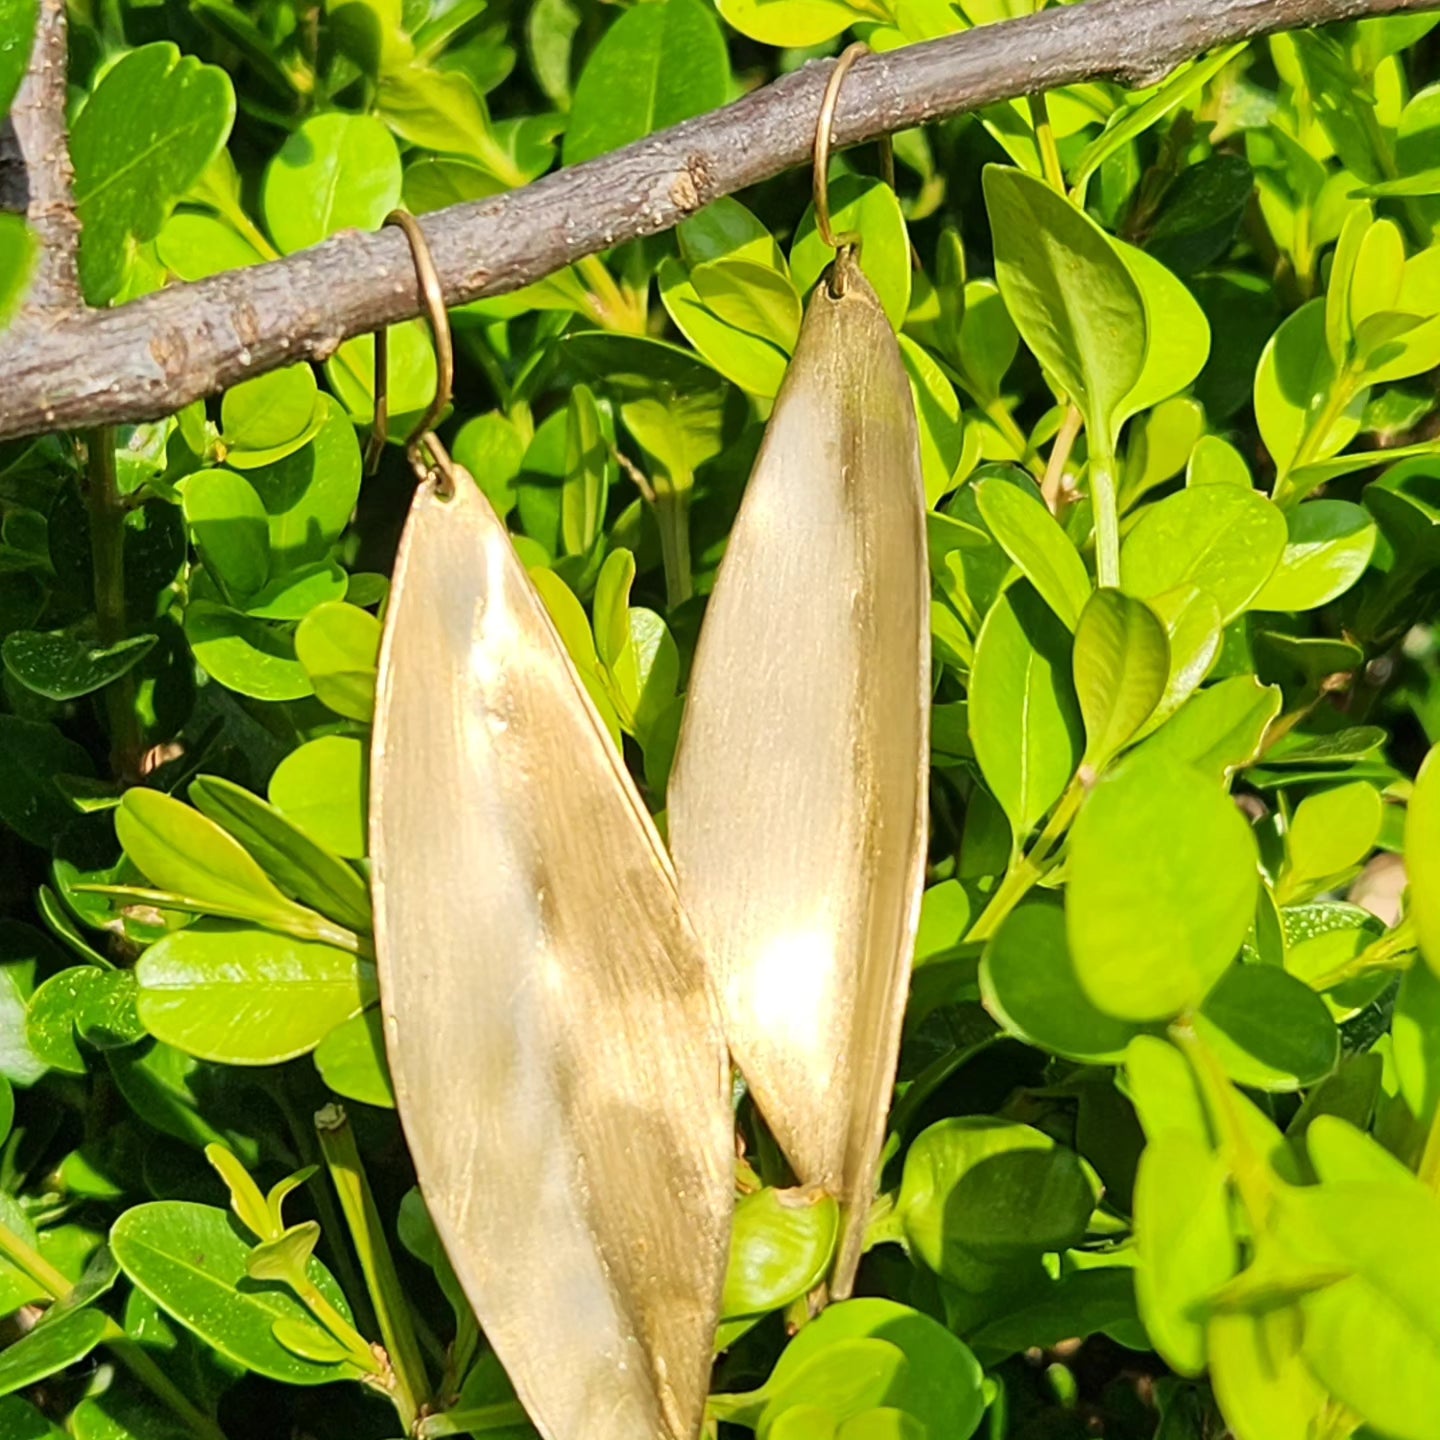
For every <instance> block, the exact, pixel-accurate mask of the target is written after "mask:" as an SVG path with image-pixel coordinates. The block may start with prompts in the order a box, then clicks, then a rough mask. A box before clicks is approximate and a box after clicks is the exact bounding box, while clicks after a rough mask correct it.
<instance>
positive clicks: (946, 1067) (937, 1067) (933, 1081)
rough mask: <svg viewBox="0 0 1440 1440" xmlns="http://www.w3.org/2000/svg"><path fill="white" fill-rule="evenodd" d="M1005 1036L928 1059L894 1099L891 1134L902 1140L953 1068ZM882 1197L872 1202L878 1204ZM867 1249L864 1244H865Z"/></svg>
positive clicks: (874, 1216) (873, 1213) (873, 1221)
mask: <svg viewBox="0 0 1440 1440" xmlns="http://www.w3.org/2000/svg"><path fill="white" fill-rule="evenodd" d="M1003 1039H1005V1035H1004V1034H1003V1032H1000V1031H997V1032H996V1033H995V1034H994V1035H987V1036H986V1037H985V1038H984V1039H983V1040H977V1041H976V1042H975V1043H974V1044H973V1045H966V1046H965V1047H964V1048H963V1049H960V1050H952V1051H951V1052H950V1053H949V1054H948V1055H942V1056H941V1057H940V1058H939V1059H938V1060H932V1061H931V1062H930V1063H929V1064H928V1065H927V1066H926V1067H925V1068H924V1069H923V1070H922V1071H921V1072H920V1073H919V1074H918V1075H917V1076H916V1077H915V1078H914V1079H913V1080H912V1081H911V1082H910V1083H909V1085H907V1086H906V1087H905V1093H904V1094H903V1095H902V1096H901V1097H900V1098H899V1099H898V1100H897V1101H896V1102H895V1108H894V1109H893V1110H892V1111H891V1112H890V1131H891V1134H893V1135H895V1136H898V1137H899V1139H900V1140H901V1141H902V1142H903V1140H904V1138H905V1135H906V1133H907V1131H908V1130H909V1128H910V1125H911V1123H912V1122H913V1121H914V1119H915V1117H916V1115H918V1114H919V1113H920V1107H921V1106H922V1105H924V1103H925V1102H926V1101H927V1100H928V1099H929V1098H930V1097H931V1096H932V1095H933V1094H934V1093H935V1092H936V1091H937V1090H938V1089H939V1088H940V1087H941V1086H942V1085H943V1084H944V1083H945V1082H946V1081H947V1080H948V1079H949V1078H950V1077H951V1076H952V1075H954V1074H955V1073H956V1071H958V1070H961V1069H963V1068H964V1067H965V1066H966V1065H968V1064H969V1063H970V1062H971V1061H972V1060H973V1059H975V1057H976V1056H977V1055H983V1054H984V1053H985V1052H986V1051H987V1050H988V1049H989V1048H990V1047H991V1046H992V1045H994V1044H997V1043H998V1042H999V1041H1001V1040H1003ZM884 1199H885V1196H883V1195H882V1196H881V1197H880V1200H877V1201H876V1202H875V1203H876V1204H877V1205H879V1204H880V1203H881V1201H883V1200H884ZM870 1223H871V1224H872V1225H874V1224H876V1223H877V1212H876V1211H874V1210H872V1211H871V1212H870ZM867 1248H868V1247H867Z"/></svg>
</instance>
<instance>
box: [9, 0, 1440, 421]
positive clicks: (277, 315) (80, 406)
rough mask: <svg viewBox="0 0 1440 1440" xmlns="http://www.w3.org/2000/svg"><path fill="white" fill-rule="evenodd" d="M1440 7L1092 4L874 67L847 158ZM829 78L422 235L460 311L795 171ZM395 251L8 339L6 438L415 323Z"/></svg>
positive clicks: (1408, 2)
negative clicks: (879, 143)
mask: <svg viewBox="0 0 1440 1440" xmlns="http://www.w3.org/2000/svg"><path fill="white" fill-rule="evenodd" d="M1437 3H1440V0H1088V3H1086V4H1083V5H1069V6H1062V7H1059V8H1053V9H1049V10H1044V11H1042V12H1041V13H1039V14H1038V15H1034V16H1030V17H1027V18H1025V19H1021V20H1013V21H1010V22H1008V23H1005V24H1001V25H991V26H986V27H984V28H982V29H978V30H971V31H967V32H965V33H964V34H960V35H952V36H949V37H947V38H945V39H942V40H934V41H930V42H928V43H926V44H923V45H913V46H910V47H908V48H906V49H903V50H897V51H893V52H891V53H889V54H884V55H874V56H867V57H865V58H863V59H862V60H860V61H859V63H857V64H856V65H855V67H854V69H853V71H852V72H851V74H850V75H849V77H848V78H847V80H846V82H845V86H844V90H843V92H842V94H841V97H840V103H839V107H838V111H837V114H836V119H835V136H836V141H837V143H838V144H840V145H852V144H857V143H860V142H862V141H866V140H873V139H876V138H877V137H879V136H881V135H885V134H890V133H893V132H894V131H897V130H904V129H908V128H910V127H911V126H915V125H922V124H924V123H926V122H927V121H930V120H935V119H937V118H939V117H941V116H944V115H953V114H957V113H959V112H961V111H964V110H971V109H975V108H976V107H978V106H981V105H988V104H992V103H994V102H996V101H999V100H1007V99H1011V98H1014V97H1016V96H1019V95H1025V94H1031V93H1035V92H1037V91H1042V90H1048V89H1052V88H1054V87H1055V86H1058V85H1069V84H1075V83H1077V82H1079V81H1083V80H1094V79H1107V80H1114V81H1117V82H1119V83H1121V84H1125V85H1130V86H1139V85H1146V84H1153V83H1155V82H1156V81H1158V80H1159V79H1160V78H1161V77H1162V76H1163V75H1165V74H1166V72H1167V71H1169V70H1170V69H1171V68H1173V67H1174V66H1175V65H1177V64H1179V63H1180V62H1181V61H1183V60H1186V59H1189V58H1190V57H1191V56H1194V55H1198V54H1200V53H1201V52H1203V51H1206V50H1210V49H1213V48H1214V47H1215V46H1218V45H1224V44H1229V43H1233V42H1235V41H1237V40H1243V39H1248V38H1253V37H1256V36H1261V35H1267V34H1271V33H1273V32H1275V31H1278V30H1286V29H1295V28H1298V27H1302V26H1310V25H1317V24H1327V23H1330V22H1333V21H1337V20H1348V19H1354V18H1357V17H1362V16H1374V15H1388V14H1395V13H1402V12H1414V11H1420V10H1426V9H1431V8H1434V7H1435V5H1436V4H1437ZM832 63H833V62H831V61H825V62H818V63H814V64H810V65H807V66H805V67H804V68H803V69H802V70H799V71H797V72H796V73H794V74H792V75H787V76H785V77H783V78H781V79H779V80H777V81H775V82H774V83H773V84H771V85H767V86H765V87H764V88H763V89H761V90H757V91H755V92H754V93H752V94H750V95H748V96H746V97H745V98H744V99H742V100H738V101H736V102H735V103H734V104H732V105H727V106H725V107H724V108H723V109H720V110H716V111H714V112H712V113H710V114H708V115H702V116H699V117H698V118H696V119H694V120H690V121H687V122H686V123H685V124H683V125H677V126H675V127H674V128H672V129H670V130H666V131H663V132H661V133H660V134H657V135H653V136H651V137H650V138H649V139H646V140H642V141H639V142H637V143H636V144H634V145H629V146H627V147H626V148H625V149H623V150H617V151H615V152H614V153H613V154H610V155H606V156H603V157H601V158H600V159H598V160H593V161H591V162H590V163H588V164H586V165H580V166H576V167H575V168H574V169H571V170H562V171H559V172H558V173H556V174H552V175H549V176H546V177H545V178H544V179H542V180H539V181H537V182H536V183H535V184H533V185H528V186H526V187H525V188H524V189H523V190H516V191H512V192H511V193H509V194H506V195H501V196H496V197H494V198H493V199H489V200H483V201H479V202H476V203H473V204H466V205H456V206H453V207H451V208H449V209H447V210H442V211H437V212H436V213H434V214H433V215H430V216H427V217H426V220H425V232H426V235H427V237H428V238H429V241H430V245H431V248H432V250H433V252H434V256H435V261H436V265H437V266H438V268H439V273H440V277H441V281H442V283H443V284H444V287H445V294H446V297H447V299H448V300H449V302H450V303H451V304H461V303H463V302H465V301H468V300H473V299H477V298H479V297H481V296H485V295H500V294H504V293H505V292H507V291H510V290H515V289H518V288H519V287H520V286H522V285H526V284H529V283H530V282H532V281H535V280H538V279H541V278H542V277H543V276H545V275H548V274H551V273H552V272H554V271H556V270H558V269H561V268H562V267H563V266H565V265H568V264H570V263H572V262H573V261H575V260H578V259H580V258H581V257H582V256H585V255H589V254H593V253H595V252H596V251H599V250H604V249H607V248H608V247H610V246H612V245H616V244H619V243H620V242H621V241H624V240H630V239H634V238H636V237H638V236H642V235H651V234H654V233H655V232H657V231H660V230H666V229H669V228H670V227H672V226H674V225H676V224H678V223H679V222H680V221H681V220H683V219H684V218H685V217H686V216H687V215H691V214H693V213H694V212H695V211H696V210H698V209H699V208H700V207H701V206H703V205H705V204H706V203H708V202H709V201H711V200H714V199H716V198H717V197H719V196H721V195H728V194H731V193H732V192H734V191H737V190H741V189H744V188H745V187H746V186H749V185H754V184H756V183H758V182H759V181H762V180H766V179H769V178H770V177H771V176H774V175H777V174H779V173H780V172H781V171H783V170H787V169H790V168H792V167H794V166H796V165H800V164H803V163H804V162H805V161H806V160H807V158H808V157H809V153H810V146H811V139H812V134H813V126H814V122H815V114H816V111H817V109H818V108H819V104H820V97H821V94H822V92H823V90H824V86H825V80H826V77H827V76H828V74H829V71H830V66H831V64H832ZM420 309H421V297H420V295H419V294H418V293H417V290H416V285H415V278H414V272H413V269H412V266H411V260H410V252H409V247H408V245H407V243H406V240H405V237H404V236H403V235H402V234H401V233H399V232H398V231H396V230H387V231H383V232H381V233H378V234H369V235H367V234H360V233H357V232H350V233H345V234H340V235H336V236H333V237H332V238H331V239H329V240H327V241H326V242H325V243H324V244H322V245H319V246H317V247H315V248H314V249H313V250H306V251H303V252H301V253H300V254H298V255H292V256H290V257H289V258H287V259H285V260H280V261H276V262H274V263H272V264H268V265H262V266H256V267H254V268H252V269H247V270H240V271H235V272H232V273H230V274H226V275H219V276H216V277H214V278H213V279H210V280H205V281H201V282H199V283H198V284H194V285H176V286H173V287H171V288H169V289H167V290H164V291H161V292H160V293H158V294H155V295H150V296H147V297H146V298H144V299H142V300H137V301H135V302H133V303H132V304H129V305H125V306H122V307H120V308H118V309H114V310H107V311H96V312H89V313H83V314H80V315H78V316H76V317H75V318H73V319H71V320H68V321H65V322H64V323H62V324H59V325H56V326H54V327H52V328H50V329H48V330H46V331H44V332H43V333H38V334H31V335H19V334H7V335H6V336H5V337H4V338H3V339H0V438H6V437H9V436H15V435H25V434H32V433H35V432H38V431H44V430H55V429H69V428H79V427H84V426H93V425H97V424H111V423H116V422H123V421H132V420H142V419H151V418H155V417H157V416H160V415H164V414H168V413H170V412H172V411H174V410H177V409H179V408H180V406H182V405H184V404H186V403H188V402H189V401H191V400H195V399H198V398H200V397H201V396H205V395H209V394H213V393H214V392H215V391H217V390H221V389H224V388H225V387H226V386H229V385H233V384H235V383H236V382H237V381H239V380H243V379H246V378H248V377H250V376H253V375H258V374H260V373H262V372H264V371H266V370H273V369H275V368H277V367H278V366H281V365H286V364H291V363H293V362H295V361H297V360H304V359H309V360H318V359H323V358H324V357H326V356H328V355H330V354H331V353H332V352H333V351H334V350H335V348H336V346H337V345H339V344H340V343H341V342H342V341H343V340H345V339H347V338H349V337H350V336H352V335H356V334H360V333H362V332H363V331H366V330H373V329H375V328H377V327H378V326H380V325H384V324H392V323H394V322H396V321H399V320H403V319H407V318H409V317H410V316H413V315H417V314H419V313H420Z"/></svg>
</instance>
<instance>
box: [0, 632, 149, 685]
mask: <svg viewBox="0 0 1440 1440" xmlns="http://www.w3.org/2000/svg"><path fill="white" fill-rule="evenodd" d="M155 638H156V637H155V636H154V635H132V636H131V637H130V638H129V639H128V640H121V641H119V642H118V643H117V644H114V645H93V644H89V643H87V642H86V641H85V640H82V639H81V638H80V637H79V636H78V635H76V634H75V633H74V632H73V631H67V630H51V631H48V632H42V631H39V630H13V631H11V633H10V634H9V635H7V636H6V637H5V643H4V646H3V648H0V653H3V655H4V659H5V668H6V670H8V671H9V672H10V674H11V675H13V676H14V677H15V678H16V679H17V680H18V681H19V682H20V683H21V684H22V685H23V686H24V687H25V688H26V689H27V690H33V691H34V692H35V693H36V694H37V695H43V696H45V697H46V699H48V700H76V699H78V698H79V697H80V696H81V695H89V694H91V693H93V692H94V691H96V690H103V689H104V688H105V686H107V685H109V684H110V683H111V681H113V680H118V679H119V678H120V677H121V676H122V675H124V674H126V673H127V672H128V671H130V670H131V669H133V668H134V666H135V665H137V664H138V663H139V662H140V661H141V660H142V659H143V658H144V657H145V656H146V655H147V654H149V652H150V649H151V647H152V646H153V645H154V644H155Z"/></svg>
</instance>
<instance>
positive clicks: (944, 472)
mask: <svg viewBox="0 0 1440 1440" xmlns="http://www.w3.org/2000/svg"><path fill="white" fill-rule="evenodd" d="M899 340H900V358H901V360H902V361H904V364H905V373H906V374H907V375H908V376H909V379H910V393H911V395H912V396H913V397H914V400H915V418H916V420H917V421H918V422H919V427H920V468H921V472H922V474H923V476H924V481H925V500H926V504H928V505H934V504H936V503H938V502H939V500H940V498H941V496H943V495H946V494H948V493H949V492H950V491H951V490H953V489H954V488H955V480H956V470H957V467H958V466H959V464H960V460H961V456H962V453H963V451H964V445H965V440H964V428H963V426H962V424H961V419H960V400H959V397H958V396H957V395H956V394H955V387H954V386H953V385H952V384H951V383H950V380H949V378H948V377H947V376H946V374H945V372H944V371H943V370H942V369H941V368H940V366H939V365H938V364H937V363H936V361H935V359H934V357H933V356H931V354H930V352H929V351H928V350H926V349H925V348H924V346H922V345H918V344H916V342H915V341H914V340H912V339H911V338H910V337H909V336H908V335H901V336H900V337H899Z"/></svg>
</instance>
